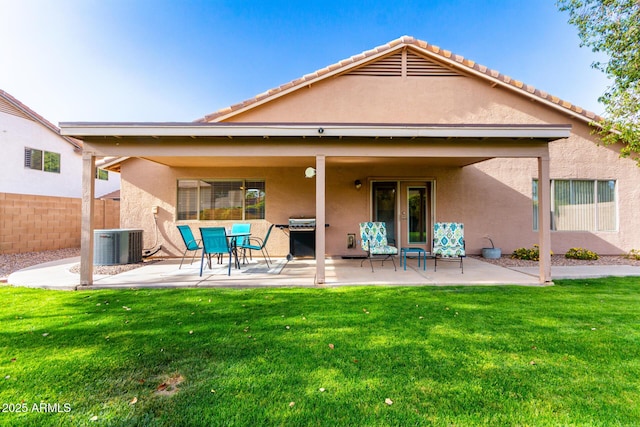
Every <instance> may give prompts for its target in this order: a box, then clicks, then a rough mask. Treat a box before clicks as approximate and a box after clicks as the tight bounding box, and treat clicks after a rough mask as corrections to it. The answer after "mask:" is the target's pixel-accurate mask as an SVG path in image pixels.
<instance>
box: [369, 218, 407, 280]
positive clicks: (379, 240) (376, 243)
mask: <svg viewBox="0 0 640 427" xmlns="http://www.w3.org/2000/svg"><path fill="white" fill-rule="evenodd" d="M360 245H361V247H362V250H364V251H366V252H367V258H365V259H368V260H369V263H370V264H371V272H372V273H373V259H374V257H375V258H381V257H382V259H381V261H382V265H383V266H384V262H385V261H386V260H387V259H391V262H393V269H394V270H395V271H397V268H396V262H395V260H394V259H393V257H394V256H395V255H398V248H396V247H395V246H390V245H389V242H388V241H387V224H385V223H384V222H361V223H360ZM364 261H365V260H364V259H363V260H362V261H361V262H360V267H362V263H364Z"/></svg>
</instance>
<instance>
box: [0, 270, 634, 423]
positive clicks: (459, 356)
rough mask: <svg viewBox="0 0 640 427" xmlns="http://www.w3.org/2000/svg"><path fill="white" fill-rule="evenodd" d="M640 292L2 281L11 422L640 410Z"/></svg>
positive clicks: (608, 283)
mask: <svg viewBox="0 0 640 427" xmlns="http://www.w3.org/2000/svg"><path fill="white" fill-rule="evenodd" d="M639 291H640V280H639V279H638V278H625V279H622V278H615V279H614V278H610V279H602V280H576V281H558V282H557V283H556V286H553V287H546V288H539V287H515V286H502V287H444V288H441V287H437V288H436V287H420V288H416V287H414V288H397V287H343V288H337V289H273V290H264V289H259V290H213V289H186V290H144V291H142V290H140V291H87V292H60V291H44V290H33V289H23V288H12V287H0V306H1V307H2V310H1V311H0V322H1V323H0V325H1V327H0V403H2V405H3V406H2V411H3V413H1V414H0V425H7V426H9V425H10V426H29V425H33V426H45V425H52V426H59V425H73V426H75V425H92V426H93V425H113V426H126V425H131V426H144V425H149V426H215V425H225V426H231V425H237V426H262V425H291V426H307V425H318V426H344V425H354V426H355V425H366V426H390V425H392V426H394V425H397V426H408V425H442V426H449V425H455V426H474V425H481V426H486V425H491V426H510V425H517V426H557V425H575V426H591V425H593V426H615V425H621V426H630V425H638V423H640V292H639ZM18 410H20V412H17V411H18Z"/></svg>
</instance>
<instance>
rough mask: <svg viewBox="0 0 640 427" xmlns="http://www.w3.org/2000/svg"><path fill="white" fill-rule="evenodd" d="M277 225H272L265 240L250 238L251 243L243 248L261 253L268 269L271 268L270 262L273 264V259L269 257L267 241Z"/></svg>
mask: <svg viewBox="0 0 640 427" xmlns="http://www.w3.org/2000/svg"><path fill="white" fill-rule="evenodd" d="M274 225H275V224H271V225H270V226H269V229H268V230H267V234H265V236H264V238H262V239H261V238H260V237H250V238H249V243H247V244H245V245H244V246H242V247H243V248H244V249H249V250H254V251H261V252H262V256H263V257H264V261H265V262H266V263H267V267H270V265H269V262H271V257H270V256H269V252H268V251H267V241H268V240H269V235H271V230H272V229H273V226H274Z"/></svg>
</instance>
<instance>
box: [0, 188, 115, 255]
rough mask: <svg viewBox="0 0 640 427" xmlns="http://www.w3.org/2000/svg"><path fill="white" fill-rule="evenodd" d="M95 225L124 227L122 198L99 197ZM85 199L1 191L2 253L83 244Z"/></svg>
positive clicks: (96, 202) (0, 226) (0, 237)
mask: <svg viewBox="0 0 640 427" xmlns="http://www.w3.org/2000/svg"><path fill="white" fill-rule="evenodd" d="M94 209H95V227H96V228H119V227H120V201H118V200H95V207H94ZM81 210H82V200H81V199H79V198H71V197H50V196H34V195H29V194H12V193H0V254H12V253H22V252H39V251H48V250H54V249H64V248H79V247H80V226H81V223H82V218H81V216H82V215H81Z"/></svg>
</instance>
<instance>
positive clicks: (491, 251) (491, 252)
mask: <svg viewBox="0 0 640 427" xmlns="http://www.w3.org/2000/svg"><path fill="white" fill-rule="evenodd" d="M484 238H485V239H487V240H489V242H490V243H491V247H490V248H482V257H483V258H488V259H498V258H500V257H501V256H502V249H500V248H496V247H495V246H494V245H493V240H491V237H489V236H484Z"/></svg>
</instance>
